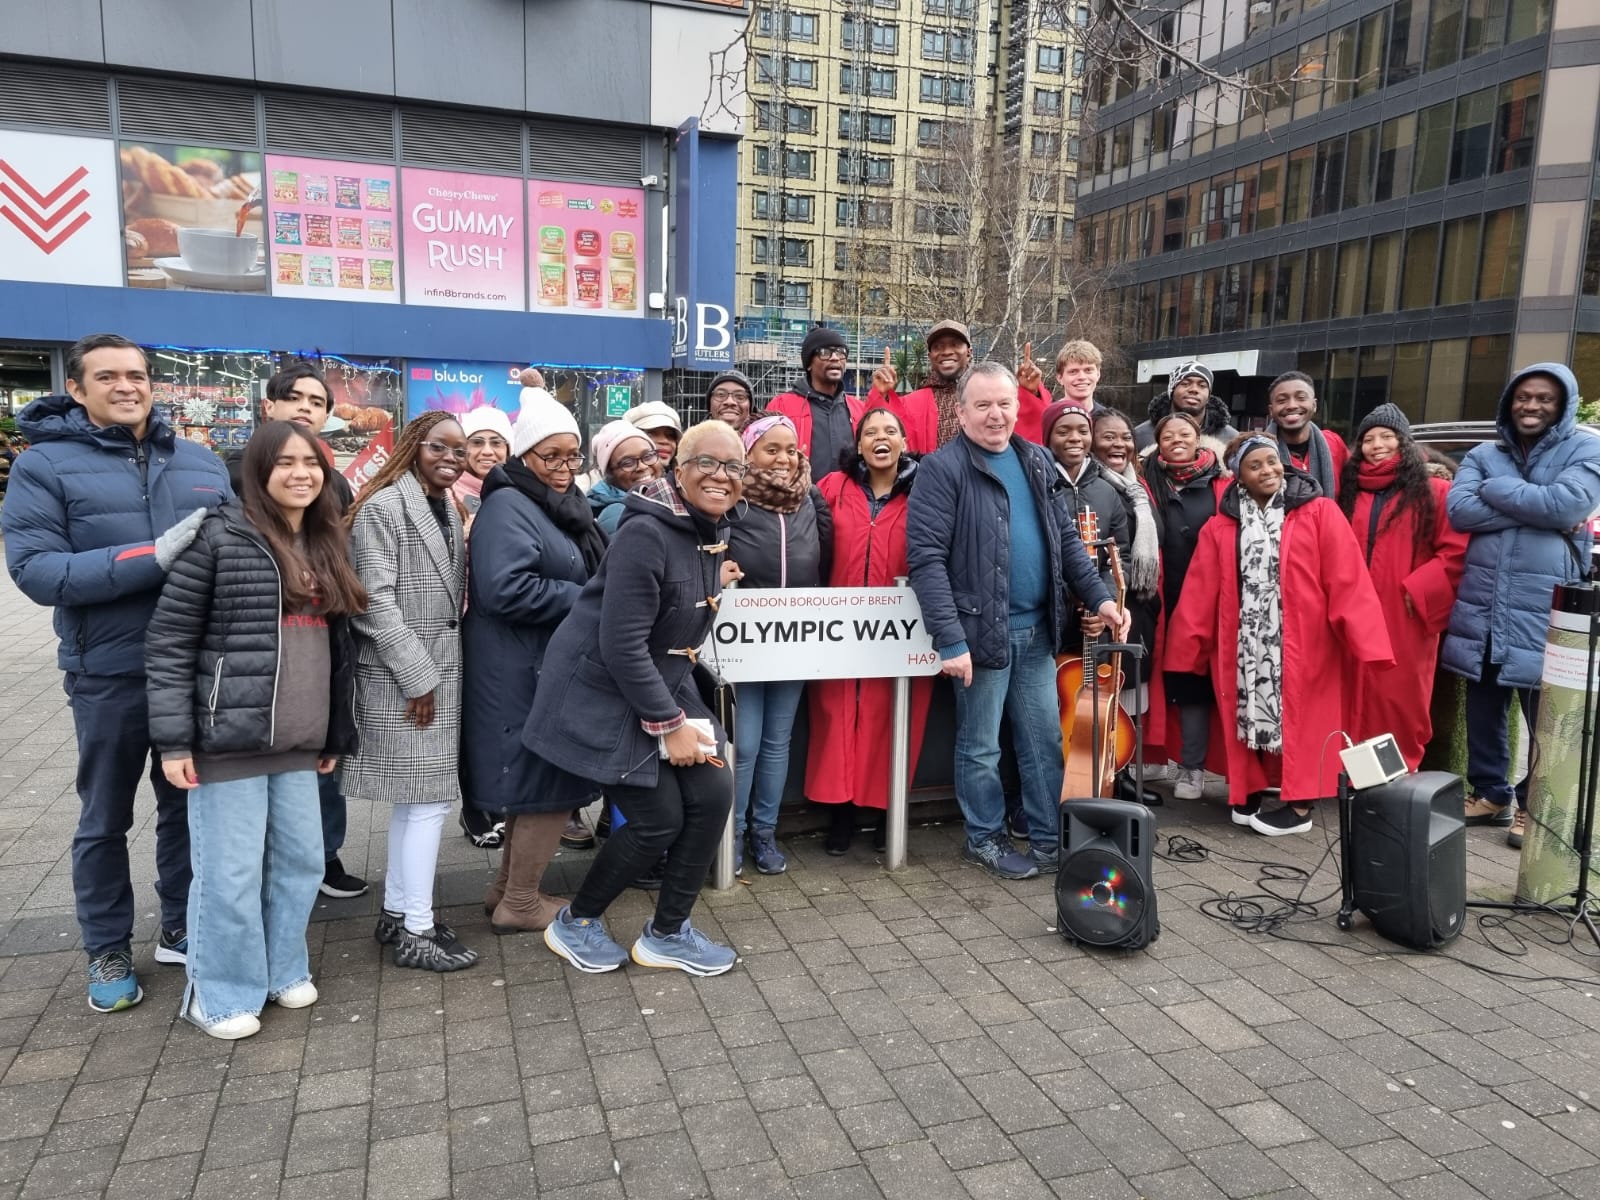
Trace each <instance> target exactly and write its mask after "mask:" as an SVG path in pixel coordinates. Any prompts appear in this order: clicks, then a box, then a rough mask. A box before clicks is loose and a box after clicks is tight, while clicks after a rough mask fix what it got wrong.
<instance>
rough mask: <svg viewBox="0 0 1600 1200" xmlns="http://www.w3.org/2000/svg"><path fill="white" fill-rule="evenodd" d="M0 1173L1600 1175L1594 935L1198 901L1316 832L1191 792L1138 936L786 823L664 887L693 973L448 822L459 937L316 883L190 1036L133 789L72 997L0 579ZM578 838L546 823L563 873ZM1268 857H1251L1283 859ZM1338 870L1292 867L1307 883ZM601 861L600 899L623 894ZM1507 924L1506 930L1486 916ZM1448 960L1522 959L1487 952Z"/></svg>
mask: <svg viewBox="0 0 1600 1200" xmlns="http://www.w3.org/2000/svg"><path fill="white" fill-rule="evenodd" d="M0 628H3V629H4V630H5V631H6V637H5V651H4V654H5V668H6V669H5V671H4V672H3V674H0V1197H17V1196H21V1197H46V1196H47V1197H69V1196H73V1197H75V1196H101V1195H103V1196H109V1197H115V1198H117V1200H138V1198H145V1197H151V1198H153V1197H165V1196H191V1195H192V1196H198V1197H224V1198H226V1200H254V1198H255V1197H277V1196H280V1195H281V1196H300V1195H318V1196H337V1197H340V1198H341V1200H345V1198H349V1197H359V1196H362V1195H369V1196H372V1197H375V1198H380V1200H408V1198H414V1200H431V1198H435V1197H446V1196H468V1197H473V1198H474V1200H493V1198H494V1197H499V1196H530V1195H534V1194H537V1195H538V1196H540V1197H552V1198H555V1197H562V1198H566V1197H572V1198H577V1197H584V1198H585V1200H587V1198H590V1197H594V1198H604V1197H633V1198H638V1200H660V1198H664V1197H679V1196H682V1197H688V1196H712V1197H717V1198H718V1200H724V1198H726V1200H732V1198H735V1197H746V1196H754V1197H759V1198H760V1200H779V1198H782V1197H795V1198H803V1200H824V1198H835V1197H855V1196H861V1197H867V1196H885V1197H890V1198H896V1200H897V1198H901V1197H905V1198H908V1200H942V1198H944V1197H960V1198H968V1197H970V1198H972V1200H991V1198H995V1200H999V1198H1007V1200H1012V1198H1015V1200H1022V1198H1031V1197H1050V1196H1058V1197H1072V1198H1084V1200H1101V1198H1108V1200H1111V1198H1117V1197H1125V1196H1126V1197H1135V1196H1143V1197H1150V1198H1151V1200H1156V1198H1168V1197H1171V1198H1179V1197H1184V1198H1187V1197H1197V1198H1198V1197H1220V1196H1226V1197H1247V1196H1248V1197H1256V1196H1260V1197H1267V1196H1270V1197H1289V1196H1296V1197H1306V1196H1314V1197H1327V1198H1329V1200H1335V1198H1343V1197H1363V1198H1365V1197H1388V1196H1397V1197H1404V1198H1406V1200H1424V1198H1431V1197H1439V1198H1447V1200H1462V1198H1470V1197H1477V1196H1485V1197H1490V1198H1493V1200H1534V1198H1536V1197H1542V1196H1573V1197H1591V1198H1592V1197H1596V1196H1600V1164H1597V1162H1596V1156H1597V1155H1600V1110H1597V1106H1596V1101H1597V1100H1600V1036H1597V1031H1600V1003H1597V1001H1596V999H1595V995H1594V993H1595V991H1596V990H1600V979H1596V975H1597V973H1600V964H1597V960H1596V958H1595V957H1594V956H1593V955H1588V956H1586V955H1584V954H1583V953H1581V951H1582V950H1585V949H1592V947H1587V946H1579V947H1572V946H1556V945H1551V944H1549V943H1548V942H1546V941H1545V940H1544V938H1543V937H1542V936H1541V935H1556V936H1559V935H1560V934H1561V933H1562V932H1563V931H1562V930H1561V928H1560V927H1559V926H1558V925H1557V924H1556V923H1555V922H1553V921H1541V922H1538V923H1537V924H1535V923H1527V924H1525V925H1523V926H1522V927H1521V929H1520V932H1521V934H1522V938H1521V942H1520V945H1519V946H1518V948H1519V949H1521V950H1523V951H1524V953H1523V955H1522V956H1521V957H1519V958H1515V959H1513V958H1509V957H1506V956H1504V955H1502V954H1500V953H1497V952H1495V951H1494V950H1493V949H1491V948H1490V947H1489V946H1488V945H1487V943H1486V938H1487V937H1488V936H1489V935H1488V934H1486V932H1485V931H1483V930H1482V929H1480V928H1479V927H1478V926H1477V924H1476V922H1475V921H1474V922H1472V927H1471V928H1470V929H1469V932H1468V935H1467V936H1466V937H1464V938H1462V939H1461V940H1460V941H1459V942H1458V943H1457V944H1456V945H1454V946H1453V947H1451V948H1450V950H1449V951H1448V953H1446V954H1440V955H1428V956H1422V955H1414V954H1409V953H1405V952H1403V951H1401V950H1400V949H1399V948H1398V947H1395V946H1393V945H1390V944H1389V943H1386V942H1384V941H1382V940H1381V939H1378V938H1376V937H1375V936H1374V935H1372V934H1371V932H1370V931H1368V930H1365V928H1364V923H1363V922H1359V921H1358V927H1357V932H1356V934H1355V935H1353V936H1348V935H1343V934H1340V933H1338V931H1337V930H1336V929H1335V928H1334V925H1333V922H1332V919H1331V918H1332V912H1333V909H1334V908H1335V907H1336V901H1333V900H1328V901H1326V902H1324V903H1322V905H1321V913H1322V916H1321V917H1320V918H1317V919H1314V920H1309V921H1307V922H1305V923H1299V924H1296V925H1294V926H1293V927H1292V928H1291V929H1289V930H1287V931H1286V932H1287V933H1288V934H1290V935H1291V938H1300V939H1311V940H1315V941H1316V942H1320V943H1324V944H1308V942H1307V941H1301V940H1291V938H1284V937H1280V938H1274V937H1269V936H1264V935H1261V934H1251V933H1246V932H1243V931H1241V930H1239V929H1236V928H1233V927H1230V926H1228V925H1225V924H1223V923H1220V922H1218V921H1215V920H1212V919H1210V918H1208V917H1207V916H1205V915H1203V914H1202V913H1201V912H1200V910H1199V905H1200V903H1201V902H1202V901H1203V900H1204V899H1205V898H1206V897H1207V896H1208V895H1210V894H1211V891H1210V889H1216V890H1220V891H1223V892H1229V891H1234V892H1239V893H1244V894H1248V893H1255V892H1258V891H1259V890H1260V887H1259V885H1258V882H1257V875H1258V874H1259V871H1258V869H1257V868H1255V867H1253V866H1252V865H1251V864H1250V863H1248V862H1244V861H1236V860H1235V859H1229V858H1226V857H1223V856H1224V855H1234V856H1237V857H1238V859H1251V858H1256V857H1261V858H1267V859H1272V860H1275V861H1283V862H1298V863H1300V864H1301V865H1303V866H1311V865H1314V864H1315V863H1316V862H1317V860H1318V858H1319V857H1320V856H1321V854H1322V852H1323V850H1324V847H1325V841H1324V836H1323V832H1322V830H1321V828H1320V827H1319V829H1318V831H1317V832H1316V834H1315V835H1314V836H1313V837H1310V838H1284V839H1277V840H1275V841H1272V842H1270V843H1269V842H1266V841H1265V840H1264V839H1258V838H1255V837H1254V836H1253V835H1251V834H1249V833H1248V832H1246V831H1241V830H1236V829H1235V828H1234V827H1233V826H1232V825H1231V824H1229V823H1228V821H1227V819H1226V814H1225V812H1224V810H1223V808H1222V806H1221V804H1220V803H1219V802H1217V801H1216V800H1215V799H1213V800H1211V801H1208V802H1206V803H1201V804H1185V805H1171V804H1169V805H1168V807H1167V809H1166V810H1165V811H1163V812H1162V813H1161V820H1162V826H1163V829H1162V832H1163V834H1168V833H1175V834H1182V835H1185V836H1188V837H1192V838H1195V839H1197V840H1198V841H1200V842H1202V843H1204V844H1205V845H1206V846H1208V847H1210V848H1211V849H1212V850H1214V851H1215V852H1216V856H1215V857H1213V858H1211V859H1210V860H1208V861H1205V862H1200V863H1175V862H1166V861H1164V862H1161V863H1158V865H1157V871H1156V876H1157V881H1158V885H1159V887H1160V904H1161V917H1162V935H1161V938H1160V940H1159V941H1158V942H1157V943H1156V944H1155V946H1154V947H1153V948H1151V949H1150V950H1149V951H1148V952H1143V953H1135V954H1125V953H1111V954H1089V953H1085V952H1082V951H1079V950H1076V949H1074V948H1072V947H1070V946H1068V945H1067V944H1066V943H1064V942H1063V941H1062V940H1061V939H1060V938H1059V937H1058V936H1057V935H1056V934H1055V933H1054V932H1052V931H1051V926H1052V925H1053V924H1054V899H1053V894H1052V891H1051V887H1050V884H1049V882H1048V881H1031V882H1024V883H1017V884H1006V883H1000V882H997V881H994V880H991V879H990V878H988V877H987V876H985V875H984V874H983V873H981V872H980V871H978V870H977V869H976V868H973V867H969V866H965V865H963V864H961V863H959V862H958V861H957V858H956V849H957V845H958V841H957V838H958V833H957V831H956V830H955V829H953V828H952V827H951V826H950V825H949V824H945V825H942V826H928V827H922V828H915V829H914V830H913V833H912V837H911V843H910V846H911V865H910V866H909V867H908V868H906V869H905V870H903V871H900V872H897V873H895V874H894V875H893V876H890V875H888V874H887V873H885V872H884V871H883V870H882V869H881V868H880V867H879V866H878V865H877V864H876V863H875V862H873V861H872V856H871V855H870V853H869V852H868V851H867V850H866V849H864V848H862V849H858V850H856V851H854V852H853V853H852V855H851V856H850V857H847V858H843V859H833V858H828V857H826V856H825V855H823V854H822V853H821V845H820V840H819V839H817V838H815V837H797V838H792V839H789V840H788V841H787V844H786V848H787V849H788V851H789V852H790V855H791V858H790V862H791V868H790V871H789V873H788V874H787V875H784V876H781V877H777V878H761V877H757V878H755V879H753V880H752V881H751V882H750V883H749V884H748V885H741V886H739V887H737V888H735V889H734V890H733V891H732V892H731V893H729V894H727V895H725V896H724V895H718V894H715V893H711V892H708V893H707V895H706V899H705V902H704V904H703V905H702V906H701V907H700V908H699V909H698V911H697V920H698V921H699V923H700V924H702V925H703V926H704V927H705V928H706V929H707V930H708V931H709V932H711V933H712V934H713V935H716V936H719V937H722V938H725V939H727V940H729V941H731V942H732V943H733V944H735V945H736V946H738V947H739V948H740V950H741V951H742V954H743V959H742V961H741V962H740V964H739V965H738V966H737V967H736V968H735V969H734V971H733V972H732V973H730V974H728V975H726V976H723V977H721V978H718V979H710V980H691V979H689V978H688V977H686V976H683V975H680V974H677V973H673V972H649V973H647V972H645V971H643V970H640V969H638V968H631V967H630V968H628V969H625V970H623V971H620V972H617V973H615V974H611V975H601V976H586V975H580V974H578V973H576V972H574V971H571V970H570V969H567V968H565V967H564V966H563V965H561V964H560V963H558V962H557V960H556V959H555V958H554V957H553V956H551V955H550V954H549V953H548V952H547V951H546V950H545V949H544V948H543V946H542V945H541V944H540V943H539V942H537V941H536V940H535V939H533V938H531V937H514V938H506V939H499V938H495V937H494V936H492V935H491V934H490V933H489V932H488V930H487V928H486V925H485V922H484V919H483V916H482V913H481V910H479V909H478V907H477V905H476V900H477V897H478V896H479V894H480V893H481V890H482V887H483V886H484V884H485V883H486V882H487V879H488V877H489V875H490V874H491V872H492V869H493V862H492V855H490V854H488V853H486V852H483V851H477V850H474V849H473V848H472V847H470V846H469V845H468V844H467V843H466V842H465V841H464V840H463V839H461V838H459V837H455V836H451V837H448V838H447V839H446V845H445V851H444V862H443V864H442V868H441V881H440V882H441V890H442V892H443V898H444V901H445V903H446V904H447V905H449V906H450V908H449V916H450V920H451V921H452V923H454V924H455V925H456V926H457V927H458V928H459V929H460V930H461V931H462V933H463V934H464V936H465V937H466V938H467V939H468V940H469V941H470V942H471V943H472V944H473V945H474V946H476V947H477V948H478V949H479V950H480V951H481V952H482V953H483V961H482V963H481V964H480V965H479V966H478V967H476V968H475V969H473V970H470V971H467V972H463V973H461V974H458V975H452V976H445V977H438V976H431V975H423V974H420V973H418V972H414V971H401V970H397V969H396V968H394V967H393V966H392V965H391V964H389V963H388V962H387V961H386V960H385V959H384V958H383V957H382V956H381V955H380V953H379V951H378V948H377V947H376V946H375V944H374V943H373V941H372V938H371V929H372V918H373V914H374V912H375V908H376V902H375V900H374V899H373V898H372V897H370V896H369V897H365V898H362V899H359V900H354V901H321V902H319V905H318V908H317V912H316V916H315V919H314V921H313V924H312V926H311V929H310V943H311V951H312V967H313V970H314V971H315V973H316V978H317V983H318V986H319V987H320V989H321V991H322V1000H321V1002H320V1003H318V1004H317V1005H316V1006H315V1007H314V1008H311V1009H308V1010H302V1011H298V1012H286V1011H281V1010H277V1009H271V1010H269V1012H268V1013H267V1014H266V1015H265V1018H264V1028H263V1030H262V1032H261V1034H260V1035H259V1036H257V1037H255V1038H252V1039H250V1040H248V1041H244V1042H240V1043H236V1044H232V1045H229V1044H225V1043H220V1042H216V1041H213V1040H211V1039H209V1038H207V1037H205V1036H204V1035H203V1034H201V1033H199V1032H198V1031H197V1030H195V1029H193V1028H191V1027H190V1026H188V1025H187V1024H185V1023H184V1022H182V1021H179V1020H177V1019H176V1012H177V1006H178V999H179V994H180V992H181V990H182V976H181V972H180V970H179V969H177V968H172V967H157V966H156V965H155V964H154V963H153V961H152V959H151V952H152V950H153V938H154V936H155V924H154V921H155V913H154V893H153V892H152V890H151V889H150V887H149V881H150V879H151V876H152V872H153V855H152V845H151V843H152V838H153V812H152V806H151V804H150V802H149V800H148V797H146V798H145V799H144V800H143V801H141V804H140V806H139V810H138V814H137V818H136V822H135V834H134V843H133V846H134V870H135V876H136V880H137V881H138V884H139V891H138V895H139V901H140V906H141V919H140V923H139V926H138V929H137V931H136V938H137V939H138V944H137V945H136V948H135V960H136V963H137V964H138V966H139V968H140V972H141V978H142V980H143V982H144V986H145V990H146V999H145V1002H144V1003H143V1004H142V1005H140V1006H139V1007H138V1008H136V1009H134V1010H132V1011H131V1012H128V1013H123V1014H116V1015H112V1016H100V1015H97V1014H95V1013H92V1012H90V1011H89V1009H88V1008H87V1006H86V1005H85V1003H84V1000H83V957H82V954H81V953H80V952H79V950H78V948H77V932H76V927H75V924H74V922H73V919H72V889H71V883H70V876H69V859H68V846H69V841H70V836H71V830H72V826H73V821H74V815H75V811H76V799H75V796H74V793H73V789H72V781H73V761H74V759H73V753H74V751H73V742H72V727H71V721H70V717H69V714H68V712H67V709H66V707H65V702H64V697H63V695H62V692H61V687H60V679H59V675H58V673H57V671H56V668H55V657H54V647H53V640H52V638H51V635H50V623H49V618H48V614H47V613H45V612H44V611H42V610H39V609H37V608H35V607H33V606H32V605H30V604H28V603H27V602H26V601H25V600H24V599H23V598H22V597H21V596H20V595H18V593H17V592H16V591H15V590H14V588H13V587H12V585H11V583H10V581H9V580H6V581H4V582H0ZM372 820H373V814H372V813H371V812H369V811H367V810H366V808H365V807H364V806H353V807H352V812H351V814H350V825H351V830H350V841H349V845H348V846H347V848H346V852H345V860H346V863H347V865H348V866H350V867H351V868H352V869H353V870H355V871H357V872H358V873H365V874H366V875H368V876H369V877H373V878H376V877H377V876H378V875H379V873H380V871H381V869H382V863H383V853H384V848H383V836H382V830H381V829H380V830H378V831H376V832H374V831H373V830H372ZM1503 836H1504V835H1503V831H1498V830H1482V831H1478V830H1474V831H1471V851H1470V858H1469V871H1470V874H1471V879H1472V886H1473V889H1474V892H1475V893H1477V894H1483V895H1495V894H1498V895H1503V894H1504V893H1505V892H1506V890H1507V889H1508V888H1509V886H1510V885H1511V883H1512V882H1513V880H1514V876H1515V857H1514V854H1513V852H1512V851H1510V850H1508V849H1506V847H1505V846H1504V845H1503ZM587 857H588V856H587V855H584V854H566V855H564V856H563V857H562V858H561V859H559V860H558V862H557V864H556V866H557V872H558V881H559V882H564V883H565V884H566V885H567V886H569V887H570V886H571V885H572V884H573V883H575V882H576V880H577V878H578V876H579V875H580V873H581V871H582V870H583V867H584V864H585V861H586V859H587ZM1284 886H1285V885H1281V884H1280V885H1279V887H1280V888H1282V887H1284ZM1335 887H1336V881H1335V879H1334V877H1333V874H1332V872H1331V871H1330V870H1329V869H1328V867H1327V865H1326V864H1324V865H1323V869H1322V870H1321V872H1320V873H1319V874H1318V875H1317V876H1316V877H1315V879H1314V881H1313V882H1312V884H1311V885H1310V887H1309V888H1308V889H1307V895H1308V896H1310V897H1312V898H1316V899H1321V898H1322V897H1324V896H1326V895H1327V894H1328V893H1330V892H1331V891H1333V889H1334V888H1335ZM647 904H648V900H647V898H646V897H645V896H644V895H643V894H641V893H637V892H633V893H629V894H628V896H627V897H625V899H624V900H623V901H622V902H620V903H619V904H618V906H617V908H616V910H615V912H614V914H613V918H612V919H613V928H614V930H615V932H617V933H618V934H619V936H627V935H629V934H631V932H632V931H633V929H635V928H636V927H637V926H639V924H640V923H642V921H643V920H644V919H645V917H646V915H647V912H648V909H647ZM1495 937H1496V940H1497V941H1498V942H1500V943H1502V944H1507V945H1509V944H1511V943H1512V941H1513V939H1512V937H1511V933H1510V931H1501V932H1500V933H1499V934H1497V935H1495ZM1467 964H1480V965H1483V966H1488V967H1492V968H1494V969H1497V970H1503V971H1509V972H1513V973H1519V974H1523V975H1527V976H1538V975H1551V976H1554V975H1567V976H1577V977H1585V978H1588V979H1590V980H1592V981H1593V982H1591V983H1589V984H1587V985H1582V984H1576V985H1575V984H1570V983H1563V982H1556V981H1548V980H1546V981H1514V980H1507V979H1502V978H1496V977H1494V976H1492V975H1488V974H1485V973H1482V972H1480V971H1477V970H1474V969H1472V968H1471V966H1469V965H1467Z"/></svg>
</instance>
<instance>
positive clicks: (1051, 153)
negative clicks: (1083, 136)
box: [1028, 129, 1061, 158]
mask: <svg viewBox="0 0 1600 1200" xmlns="http://www.w3.org/2000/svg"><path fill="white" fill-rule="evenodd" d="M1028 153H1029V155H1031V156H1032V157H1033V158H1059V157H1060V156H1061V135H1060V134H1059V133H1057V132H1055V130H1053V129H1035V130H1034V131H1033V132H1032V134H1030V135H1029V140H1028Z"/></svg>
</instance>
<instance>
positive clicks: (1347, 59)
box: [1322, 21, 1356, 108]
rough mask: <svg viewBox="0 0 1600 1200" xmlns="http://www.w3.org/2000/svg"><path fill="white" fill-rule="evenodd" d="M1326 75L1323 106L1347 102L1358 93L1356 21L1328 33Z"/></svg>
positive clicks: (1329, 106)
mask: <svg viewBox="0 0 1600 1200" xmlns="http://www.w3.org/2000/svg"><path fill="white" fill-rule="evenodd" d="M1327 64H1328V65H1327V69H1326V71H1325V72H1324V77H1325V78H1326V80H1327V90H1326V91H1325V92H1324V93H1323V96H1322V107H1324V108H1332V107H1333V106H1334V105H1336V104H1344V103H1347V102H1348V101H1349V99H1350V97H1352V96H1354V95H1355V93H1356V23H1355V22H1354V21H1352V22H1350V24H1348V25H1341V26H1340V27H1339V28H1338V29H1335V30H1334V31H1333V32H1332V33H1330V34H1329V35H1328V59H1327Z"/></svg>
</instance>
